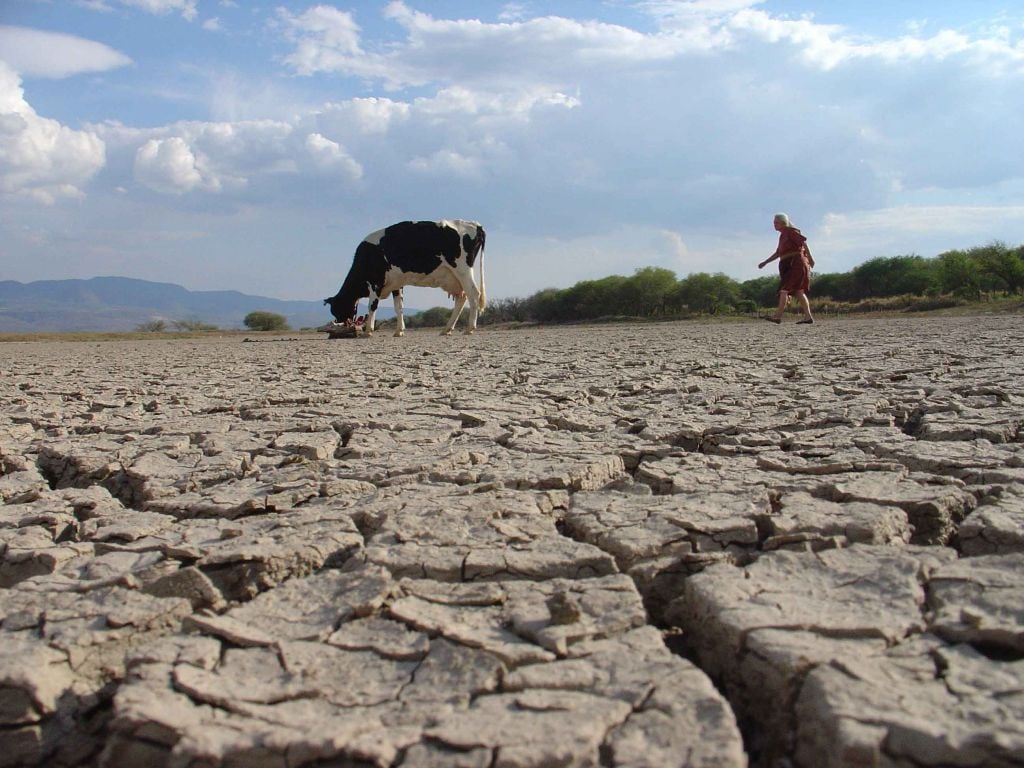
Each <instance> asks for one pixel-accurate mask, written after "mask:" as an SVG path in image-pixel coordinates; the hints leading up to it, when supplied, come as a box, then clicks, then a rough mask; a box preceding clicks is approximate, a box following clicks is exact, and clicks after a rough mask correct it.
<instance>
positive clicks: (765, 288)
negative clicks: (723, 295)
mask: <svg viewBox="0 0 1024 768" xmlns="http://www.w3.org/2000/svg"><path fill="white" fill-rule="evenodd" d="M739 289H740V296H741V297H742V298H744V299H747V300H748V301H752V302H754V303H755V304H757V306H759V307H774V306H775V305H776V304H778V303H779V278H777V277H755V278H754V279H753V280H744V281H743V282H742V283H740V286H739Z"/></svg>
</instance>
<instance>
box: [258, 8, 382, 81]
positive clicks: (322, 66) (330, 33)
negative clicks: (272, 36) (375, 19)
mask: <svg viewBox="0 0 1024 768" xmlns="http://www.w3.org/2000/svg"><path fill="white" fill-rule="evenodd" d="M278 13H279V15H280V17H281V18H282V19H283V20H284V22H285V25H286V29H287V34H288V36H289V38H290V39H291V40H293V41H294V42H295V43H296V48H295V51H294V52H293V53H292V54H291V55H289V56H287V57H285V59H284V61H285V63H286V64H287V65H289V66H290V67H292V69H294V70H295V71H296V72H297V73H298V74H300V75H311V74H314V73H316V72H333V71H340V72H346V73H350V74H357V75H364V74H365V75H370V74H373V73H375V72H377V71H378V64H377V57H375V56H371V55H369V54H367V53H366V52H364V51H363V50H362V49H361V48H360V44H359V25H358V24H356V22H355V19H354V18H353V17H352V14H351V13H349V12H348V11H340V10H338V9H337V8H333V7H331V6H327V5H317V6H314V7H312V8H310V9H308V10H306V11H305V12H303V13H301V14H299V15H298V16H295V15H293V14H291V13H290V12H289V11H287V10H286V9H283V8H282V9H280V10H279V11H278Z"/></svg>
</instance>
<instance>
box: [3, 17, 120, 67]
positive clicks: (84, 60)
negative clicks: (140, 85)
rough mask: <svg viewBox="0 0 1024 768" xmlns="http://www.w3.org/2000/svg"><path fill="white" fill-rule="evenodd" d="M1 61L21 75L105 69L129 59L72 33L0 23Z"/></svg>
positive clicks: (117, 65)
mask: <svg viewBox="0 0 1024 768" xmlns="http://www.w3.org/2000/svg"><path fill="white" fill-rule="evenodd" d="M0 61H6V62H7V63H8V64H9V65H10V66H11V67H12V68H13V69H14V70H15V71H17V72H19V73H20V74H21V75H22V76H23V77H52V78H61V77H70V76H71V75H77V74H81V73H83V72H105V71H107V70H111V69H116V68H118V67H124V66H127V65H128V64H131V63H132V60H131V59H130V58H128V57H127V56H125V55H124V54H123V53H119V52H118V51H115V50H114V49H113V48H110V47H109V46H106V45H103V44H102V43H97V42H94V41H92V40H86V39H84V38H81V37H76V36H75V35H65V34H61V33H59V32H45V31H43V30H39V29H29V28H27V27H11V26H0Z"/></svg>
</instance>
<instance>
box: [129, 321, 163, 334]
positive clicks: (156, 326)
mask: <svg viewBox="0 0 1024 768" xmlns="http://www.w3.org/2000/svg"><path fill="white" fill-rule="evenodd" d="M135 330H136V331H141V332H142V333H163V332H164V331H166V330H167V323H165V322H164V321H163V320H148V321H146V322H145V323H139V324H138V325H137V326H135Z"/></svg>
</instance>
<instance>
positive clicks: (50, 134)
mask: <svg viewBox="0 0 1024 768" xmlns="http://www.w3.org/2000/svg"><path fill="white" fill-rule="evenodd" d="M105 159H106V152H105V145H104V143H103V141H102V140H101V139H100V138H99V137H98V136H97V135H96V134H95V133H93V132H90V131H75V130H72V129H70V128H68V127H66V126H64V125H61V124H60V123H59V122H58V121H56V120H52V119H49V118H45V117H41V116H40V115H37V114H36V112H35V110H34V109H32V107H31V106H29V104H28V102H26V101H25V97H24V91H23V90H22V87H21V80H20V78H19V77H18V75H17V74H16V73H15V72H14V70H12V69H11V68H10V67H9V66H8V65H6V64H4V63H3V62H2V61H0V194H3V195H15V196H21V197H28V198H32V199H35V200H37V201H39V202H42V203H45V204H52V203H54V202H56V201H57V200H58V199H59V198H66V197H80V196H81V195H82V194H83V193H82V189H81V188H82V186H83V185H84V184H85V183H86V182H87V181H89V179H91V178H92V177H93V175H94V174H95V173H96V172H97V171H98V170H99V169H100V168H102V167H103V165H104V162H105Z"/></svg>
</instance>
